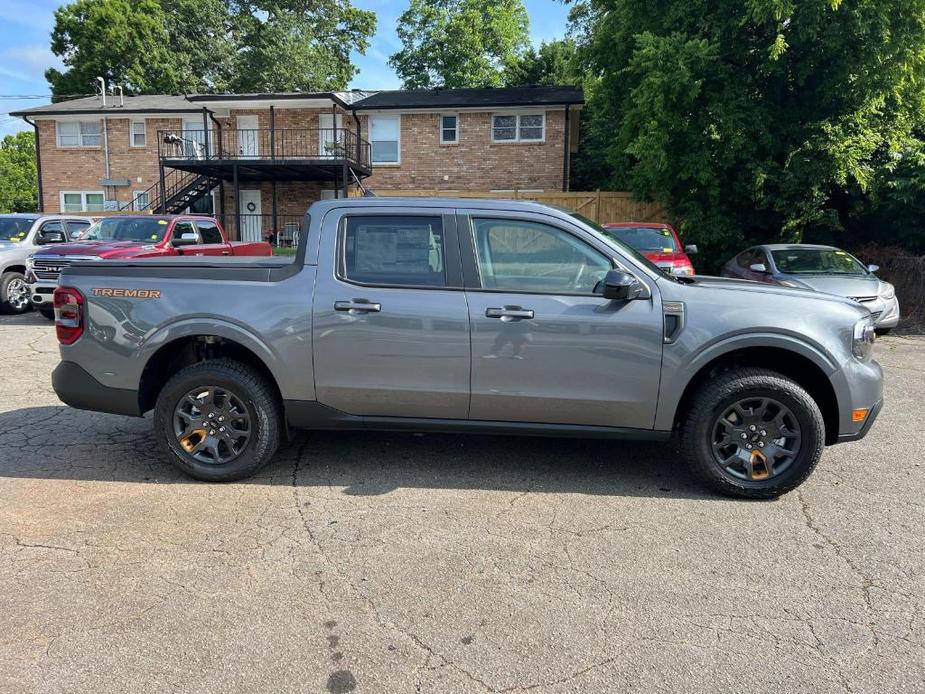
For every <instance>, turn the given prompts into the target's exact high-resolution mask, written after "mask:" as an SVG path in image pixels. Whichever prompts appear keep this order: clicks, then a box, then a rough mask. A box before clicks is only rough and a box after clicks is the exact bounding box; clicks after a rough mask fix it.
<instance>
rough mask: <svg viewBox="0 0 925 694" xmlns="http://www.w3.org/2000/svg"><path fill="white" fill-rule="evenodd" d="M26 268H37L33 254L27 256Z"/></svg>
mask: <svg viewBox="0 0 925 694" xmlns="http://www.w3.org/2000/svg"><path fill="white" fill-rule="evenodd" d="M26 270H35V258H33V257H32V256H31V255H30V256H29V257H28V258H26Z"/></svg>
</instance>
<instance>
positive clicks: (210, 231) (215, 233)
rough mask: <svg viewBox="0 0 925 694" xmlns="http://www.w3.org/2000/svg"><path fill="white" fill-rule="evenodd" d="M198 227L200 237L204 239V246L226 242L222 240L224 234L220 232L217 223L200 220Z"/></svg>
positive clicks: (197, 223)
mask: <svg viewBox="0 0 925 694" xmlns="http://www.w3.org/2000/svg"><path fill="white" fill-rule="evenodd" d="M196 226H197V227H199V235H200V236H201V237H202V242H203V244H219V243H224V242H225V241H224V239H223V238H222V232H220V231H219V230H218V225H217V224H216V223H215V222H210V221H208V220H198V221H197V222H196Z"/></svg>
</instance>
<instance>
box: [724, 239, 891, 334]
mask: <svg viewBox="0 0 925 694" xmlns="http://www.w3.org/2000/svg"><path fill="white" fill-rule="evenodd" d="M879 269H880V268H879V267H877V266H876V265H864V264H863V263H862V262H861V261H860V260H858V259H857V258H855V257H854V256H853V255H851V254H850V253H848V252H847V251H843V250H841V249H840V248H835V247H833V246H814V245H810V244H782V243H778V244H765V245H763V246H753V247H752V248H749V249H748V250H745V251H742V252H741V253H739V254H738V255H737V256H736V257H735V258H733V259H732V260H730V261H729V262H728V263H726V264H725V265H724V266H723V271H722V274H723V276H724V277H736V278H738V279H746V280H754V281H756V282H765V283H768V284H779V285H782V286H784V287H798V288H800V289H812V290H815V291H817V292H824V293H826V294H836V295H838V296H845V297H848V298H850V299H854V300H855V301H857V302H858V303H860V304H861V305H863V306H864V307H865V308H867V309H869V310H870V312H871V314H872V315H873V317H874V325H875V326H876V328H877V332H879V333H888V332H889V331H890V330H891V329H893V328H895V327H896V325H897V323H899V301H898V300H897V298H896V290H895V289H894V288H893V285H892V284H890V283H889V282H884V281H883V280H881V279H880V278H879V277H877V275H876V274H875V273H876V272H877V270H879Z"/></svg>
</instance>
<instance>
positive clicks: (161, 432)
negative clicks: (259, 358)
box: [154, 359, 283, 482]
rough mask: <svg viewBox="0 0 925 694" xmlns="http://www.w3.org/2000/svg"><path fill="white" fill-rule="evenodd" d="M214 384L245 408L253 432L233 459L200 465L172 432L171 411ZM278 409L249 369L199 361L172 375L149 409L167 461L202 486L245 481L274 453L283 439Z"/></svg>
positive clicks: (263, 382)
mask: <svg viewBox="0 0 925 694" xmlns="http://www.w3.org/2000/svg"><path fill="white" fill-rule="evenodd" d="M201 386H202V387H205V386H217V387H220V388H222V389H224V390H227V391H230V392H232V393H234V395H235V396H237V397H238V398H239V399H240V400H241V401H242V402H243V403H244V406H245V407H246V409H247V413H248V415H249V417H250V421H251V422H253V424H254V429H255V431H254V432H253V433H252V434H251V436H250V438H249V440H248V441H247V444H246V446H245V447H244V449H243V450H242V451H241V453H240V454H239V455H238V457H236V458H235V459H234V460H231V461H230V462H228V463H224V464H217V465H216V464H208V463H202V462H200V461H198V460H196V459H195V458H193V457H192V456H191V455H190V454H188V453H187V452H186V451H185V450H183V448H182V446H181V445H180V441H179V440H178V439H177V435H176V433H175V432H174V426H173V419H174V411H175V408H176V407H177V405H178V403H179V402H180V400H181V399H182V398H184V396H185V395H186V394H187V393H189V392H190V391H191V390H192V389H194V388H198V387H201ZM282 421H283V420H282V407H281V404H280V402H279V399H278V397H277V395H276V393H275V392H274V390H273V388H272V386H271V385H270V384H269V383H268V382H267V380H266V379H265V378H264V377H263V376H262V375H261V374H260V373H258V372H257V371H255V370H254V369H252V368H251V367H249V366H247V365H245V364H242V363H240V362H237V361H234V360H231V359H215V360H210V361H204V362H199V363H197V364H193V365H191V366H188V367H186V368H185V369H182V370H181V371H179V372H177V373H176V374H175V375H174V376H173V377H172V378H171V379H170V380H169V381H168V382H167V384H166V385H165V386H164V388H163V389H162V390H161V392H160V394H159V395H158V398H157V404H156V405H155V408H154V431H155V435H156V437H157V440H158V443H159V445H160V446H161V448H162V450H163V451H164V454H165V455H166V456H167V458H168V460H169V461H170V462H171V463H172V464H173V465H174V466H175V467H177V468H178V469H179V470H181V471H182V472H184V473H186V474H187V475H189V476H190V477H194V478H195V479H198V480H202V481H204V482H233V481H235V480H240V479H243V478H245V477H249V476H251V475H253V474H254V473H255V472H257V471H258V470H259V469H260V468H262V467H263V466H264V465H266V464H267V462H269V461H270V459H272V458H273V456H274V455H275V454H276V450H277V448H278V447H279V444H280V439H281V436H282Z"/></svg>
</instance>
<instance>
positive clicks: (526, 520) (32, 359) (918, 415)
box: [0, 315, 925, 694]
mask: <svg viewBox="0 0 925 694" xmlns="http://www.w3.org/2000/svg"><path fill="white" fill-rule="evenodd" d="M0 353H2V354H3V355H4V359H3V362H2V363H0V374H2V389H0V663H3V665H2V667H0V691H3V692H16V693H17V694H20V693H25V692H43V693H44V692H84V691H101V692H102V691H106V692H121V691H126V692H164V691H172V690H176V691H184V692H186V691H190V692H191V691H196V692H237V691H265V692H338V693H339V692H351V691H358V692H493V691H505V692H515V691H532V692H550V693H551V692H576V691H577V692H587V691H593V692H600V691H621V692H626V691H645V692H743V691H761V692H798V691H799V692H809V691H811V692H813V694H822V693H825V692H887V691H889V692H906V691H907V692H922V691H925V621H923V611H925V539H923V538H925V533H923V520H925V513H923V511H925V499H923V492H925V462H923V461H922V458H921V456H919V455H918V454H917V452H916V449H915V448H914V444H913V445H910V443H912V442H918V441H921V440H922V438H923V436H925V424H923V421H925V404H923V403H922V397H921V396H922V395H923V393H925V366H923V363H925V339H914V338H887V339H884V340H882V341H880V342H879V343H878V346H877V358H878V359H879V360H880V361H881V363H882V364H883V365H884V368H885V371H886V375H887V382H886V397H887V401H886V406H885V408H884V411H883V413H882V415H881V417H880V420H879V421H878V423H877V425H876V426H875V427H874V429H873V431H872V433H871V434H870V436H869V437H868V438H867V439H866V440H864V441H862V442H859V443H854V444H847V445H843V446H838V447H835V448H830V449H827V451H826V453H825V455H824V458H823V460H822V462H821V463H820V465H819V467H818V468H817V471H816V473H815V474H814V475H813V476H812V477H811V478H810V480H809V481H808V482H807V483H806V484H805V485H804V486H803V487H802V488H801V489H800V490H799V491H798V492H797V493H793V494H790V495H788V496H786V497H783V498H781V499H779V500H777V501H773V502H742V501H731V500H727V499H722V498H717V497H714V496H711V495H708V494H705V493H703V492H702V491H701V490H700V489H699V488H698V487H697V486H696V485H695V484H694V483H693V482H692V481H691V479H690V478H689V477H688V476H687V474H686V473H685V471H684V468H683V466H682V465H681V464H680V462H679V461H678V460H677V459H676V454H675V451H674V448H673V447H672V446H671V445H651V444H637V443H617V442H607V441H578V440H550V439H529V438H524V439H521V438H505V437H496V438H491V437H463V436H443V435H441V436H437V435H428V436H414V435H405V434H371V433H370V434H366V433H360V434H356V433H319V434H313V435H307V434H301V435H299V436H298V437H297V438H296V439H295V440H294V441H293V442H291V443H290V444H288V445H286V446H285V447H284V448H283V449H282V450H281V452H280V454H279V455H278V457H277V459H276V460H275V462H274V463H272V464H271V465H270V466H268V467H267V468H266V469H265V470H264V471H263V472H262V473H261V475H260V476H259V477H258V478H255V479H252V480H248V481H245V482H241V483H236V484H228V485H208V484H202V483H198V482H194V481H191V480H189V479H186V478H184V477H182V476H181V475H180V474H179V473H176V472H174V470H173V468H171V467H170V466H169V465H167V464H165V463H164V462H162V461H161V460H160V458H159V456H158V454H157V451H156V449H155V447H154V445H153V440H152V437H151V420H150V416H149V417H148V418H146V419H138V420H133V419H128V418H123V417H116V416H110V415H103V414H94V413H88V412H80V411H77V410H72V409H69V408H67V407H64V406H63V405H62V404H61V403H60V402H59V401H58V399H57V398H56V397H55V395H54V393H53V391H52V390H51V386H50V373H51V370H52V369H53V368H54V366H55V364H56V363H57V359H58V350H57V344H56V342H55V339H54V334H53V330H52V328H51V326H50V324H49V323H48V322H47V321H45V319H43V318H41V317H39V316H37V315H27V316H21V317H0Z"/></svg>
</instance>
